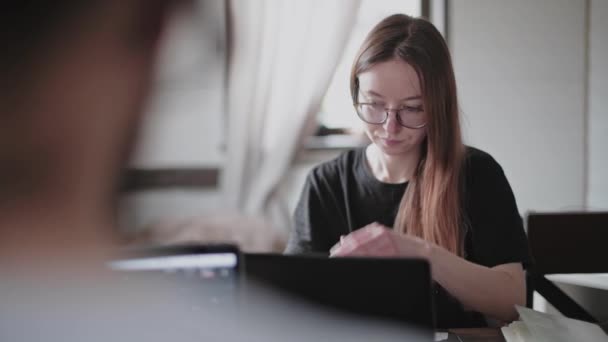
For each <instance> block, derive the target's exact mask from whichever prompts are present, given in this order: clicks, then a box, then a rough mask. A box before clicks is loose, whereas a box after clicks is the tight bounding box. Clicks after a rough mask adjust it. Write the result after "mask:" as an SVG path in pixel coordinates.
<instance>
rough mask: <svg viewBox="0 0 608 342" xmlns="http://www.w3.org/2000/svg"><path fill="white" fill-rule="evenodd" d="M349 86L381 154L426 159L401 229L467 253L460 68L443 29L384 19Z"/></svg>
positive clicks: (400, 220)
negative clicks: (456, 68)
mask: <svg viewBox="0 0 608 342" xmlns="http://www.w3.org/2000/svg"><path fill="white" fill-rule="evenodd" d="M350 88H351V89H350V90H351V96H352V100H353V104H354V106H355V109H356V111H357V114H358V115H359V117H360V118H361V119H362V120H363V121H364V122H365V124H364V126H365V131H366V133H367V135H368V136H369V138H370V139H371V141H372V142H373V143H374V144H375V145H376V146H377V147H378V150H379V151H381V153H383V154H386V155H399V154H407V153H412V151H415V152H417V153H419V154H420V161H419V165H418V167H417V169H416V172H415V175H414V176H413V178H412V179H410V182H409V185H408V188H407V191H406V193H405V195H404V198H403V200H402V203H401V206H400V208H399V214H398V216H397V219H396V221H395V228H396V229H398V230H400V231H402V232H407V233H411V234H414V235H417V236H421V237H423V238H425V239H427V240H429V241H432V242H435V243H438V244H439V245H441V246H443V247H445V248H447V249H448V250H451V251H453V252H456V253H461V250H462V246H461V244H462V241H461V237H462V236H461V232H460V226H461V223H462V222H461V216H462V215H461V210H460V188H459V187H460V184H459V183H460V180H459V179H460V174H461V170H460V169H461V164H462V159H463V144H462V138H461V132H460V123H459V115H458V101H457V97H456V81H455V77H454V71H453V68H452V62H451V58H450V53H449V50H448V47H447V44H446V43H445V40H444V39H443V37H442V36H441V34H440V33H439V31H437V29H436V28H435V27H434V26H433V25H432V24H431V23H430V22H428V21H426V20H424V19H417V18H412V17H409V16H407V15H401V14H396V15H392V16H389V17H387V18H386V19H384V20H382V21H381V22H380V23H379V24H378V25H376V26H375V27H374V28H373V29H372V31H371V32H370V33H369V34H368V36H367V37H366V39H365V41H364V42H363V44H362V46H361V48H360V50H359V53H358V54H357V57H356V58H355V61H354V63H353V66H352V70H351V79H350Z"/></svg>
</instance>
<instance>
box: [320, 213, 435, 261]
mask: <svg viewBox="0 0 608 342" xmlns="http://www.w3.org/2000/svg"><path fill="white" fill-rule="evenodd" d="M430 250H431V246H430V244H429V243H428V242H426V241H424V240H422V239H420V238H418V237H415V236H409V235H403V234H398V233H396V232H395V231H393V230H392V229H389V228H387V227H386V226H383V225H382V224H380V223H377V222H374V223H371V224H369V225H367V226H365V227H363V228H361V229H358V230H356V231H354V232H352V233H350V234H348V235H346V236H343V237H341V238H340V242H339V243H338V244H336V245H335V246H334V247H332V248H331V250H330V257H344V256H368V257H397V258H399V257H401V258H425V259H428V258H429V257H430Z"/></svg>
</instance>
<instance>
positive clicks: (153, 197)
mask: <svg viewBox="0 0 608 342" xmlns="http://www.w3.org/2000/svg"><path fill="white" fill-rule="evenodd" d="M224 5H225V2H224V1H216V0H199V1H196V2H195V7H193V8H190V9H188V10H186V11H184V12H182V13H181V14H180V15H179V16H178V17H177V18H176V20H174V21H173V22H172V25H171V27H170V28H169V30H168V32H167V37H166V44H165V45H164V46H163V48H162V54H161V60H160V70H159V71H160V76H159V78H158V80H157V85H156V86H157V87H156V90H155V92H154V94H153V95H152V96H151V102H150V106H149V110H148V113H147V115H146V117H145V120H144V122H143V126H142V131H141V136H140V137H139V143H138V147H137V150H136V153H135V156H134V158H133V160H132V162H131V166H132V167H137V168H144V169H154V168H180V167H189V168H207V167H212V168H213V167H221V166H222V164H223V161H224V155H223V147H222V144H223V143H224V139H223V127H224V88H225V87H224V82H225V77H224V70H225V53H226V52H225V43H226V38H225V34H226V32H225V21H224V10H225V8H224ZM221 203H222V195H221V193H220V192H219V191H218V190H216V189H205V190H200V189H181V190H180V189H170V190H149V191H140V192H135V193H129V194H126V195H124V196H123V198H122V200H121V213H120V220H121V226H122V227H123V228H124V229H128V230H133V229H139V228H141V227H142V226H146V225H148V224H152V223H156V222H159V221H160V220H172V219H173V220H180V219H183V218H187V217H192V216H200V215H205V214H207V213H209V212H211V211H215V210H217V209H218V208H220V207H221Z"/></svg>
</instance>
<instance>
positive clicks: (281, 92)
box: [121, 0, 608, 319]
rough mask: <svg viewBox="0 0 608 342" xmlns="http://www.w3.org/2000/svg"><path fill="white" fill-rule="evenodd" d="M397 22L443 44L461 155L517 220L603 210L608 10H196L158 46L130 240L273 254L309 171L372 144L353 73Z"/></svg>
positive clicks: (417, 2)
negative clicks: (498, 181) (196, 242)
mask: <svg viewBox="0 0 608 342" xmlns="http://www.w3.org/2000/svg"><path fill="white" fill-rule="evenodd" d="M203 9H204V10H203ZM393 13H406V14H409V15H413V16H424V17H427V18H429V19H430V20H431V21H432V22H433V23H434V24H435V25H436V26H437V27H438V29H439V30H440V31H441V32H442V33H443V34H444V36H445V38H446V39H447V42H448V45H449V47H450V49H451V52H452V58H453V61H454V67H455V71H456V80H457V85H458V90H459V101H460V105H461V112H462V124H463V127H464V135H465V141H466V143H467V144H468V145H472V146H475V147H478V148H480V149H482V150H485V151H487V152H489V153H490V154H492V155H493V156H494V157H495V158H496V160H497V161H498V162H499V163H500V164H501V165H502V167H503V168H504V170H505V173H506V175H507V178H508V179H509V181H510V183H511V186H512V188H513V191H514V193H515V196H516V200H517V203H518V206H519V210H520V212H521V214H522V215H525V213H527V212H530V211H579V210H606V209H608V179H607V178H606V175H607V174H608V158H606V157H607V152H608V150H607V149H608V147H607V146H608V63H607V62H606V61H608V41H607V40H606V38H605V37H606V36H608V22H607V21H606V20H602V19H603V18H605V17H606V16H608V2H607V1H604V0H512V1H501V0H457V1H446V0H440V1H435V0H373V1H372V0H363V1H360V2H359V1H354V0H353V1H350V0H347V1H342V0H332V1H314V0H313V1H285V2H282V1H276V0H274V1H273V0H266V1H264V0H257V1H247V0H243V1H223V0H198V1H197V6H195V8H194V9H190V10H188V11H184V12H183V13H181V14H180V15H179V19H178V20H176V21H174V23H173V24H172V27H171V29H170V30H169V33H168V35H169V37H167V38H168V39H166V41H167V44H166V46H165V47H164V53H163V58H162V65H161V72H160V76H159V78H158V80H157V84H156V91H155V95H154V96H153V99H152V102H151V103H150V107H149V115H148V116H147V118H146V121H145V125H144V127H143V131H142V134H141V136H140V139H139V147H138V150H137V154H136V156H135V157H134V159H133V160H132V161H131V164H130V168H129V170H127V173H126V174H127V176H126V179H125V184H124V195H123V198H122V205H121V224H122V227H123V229H124V230H125V231H128V232H146V231H155V232H157V233H158V232H162V236H163V237H162V238H161V240H162V239H165V240H166V241H171V240H180V239H182V238H184V239H185V237H187V238H195V239H202V240H205V239H206V238H207V237H215V236H216V235H217V236H222V235H223V234H230V235H231V236H237V237H236V239H237V240H239V239H240V240H239V241H241V242H242V244H243V245H244V247H245V249H258V250H280V249H281V241H284V237H285V236H286V234H287V233H288V231H289V229H290V220H289V218H290V216H291V213H292V211H293V208H294V207H295V204H296V201H297V199H298V196H299V194H300V191H301V187H302V185H303V181H304V177H305V176H306V174H307V172H308V171H309V170H310V169H311V168H312V167H313V166H314V165H316V164H318V163H321V162H323V161H326V160H329V159H332V158H334V157H336V156H337V155H338V154H340V153H341V152H343V151H344V150H345V149H348V148H353V147H357V146H362V145H364V144H365V143H366V142H365V139H364V138H362V135H361V133H360V128H359V122H358V119H357V117H356V115H355V113H354V111H353V109H352V106H351V105H350V95H349V88H348V74H349V69H350V65H351V62H352V60H353V58H354V54H355V52H356V49H357V48H358V46H359V45H360V43H361V42H362V40H363V37H364V36H365V34H366V33H367V32H368V31H369V30H370V29H371V27H372V26H373V25H374V24H375V23H377V22H378V21H380V20H381V19H382V18H384V17H385V16H387V15H389V14H393ZM235 213H239V214H238V215H235ZM249 217H256V220H259V221H260V222H258V221H252V220H251V219H249ZM228 231H230V232H228ZM275 236H276V238H275ZM260 239H261V240H262V241H261V240H260ZM253 240H255V241H253ZM574 291H576V290H574ZM581 296H587V295H585V294H583V295H581ZM588 296H591V297H588V298H587V299H584V300H587V301H588V302H589V303H591V304H590V305H596V307H597V308H600V307H602V306H604V307H607V306H608V305H606V304H607V303H608V300H606V297H605V294H604V295H603V297H602V296H601V295H600V294H599V293H594V294H591V295H588ZM589 298H591V299H589ZM593 302H594V303H595V304H593ZM602 303H603V304H602ZM539 305H542V304H539ZM604 310H605V309H604ZM600 317H606V316H601V315H600ZM605 319H608V318H605Z"/></svg>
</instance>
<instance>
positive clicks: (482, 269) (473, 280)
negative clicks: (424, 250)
mask: <svg viewBox="0 0 608 342" xmlns="http://www.w3.org/2000/svg"><path fill="white" fill-rule="evenodd" d="M429 249H430V253H429V255H428V260H429V262H430V263H431V269H432V272H433V279H435V280H436V281H437V282H438V283H439V284H441V286H443V287H444V288H445V289H446V290H447V291H448V292H450V293H451V294H452V295H453V296H454V297H456V298H458V300H460V302H461V303H462V304H464V305H465V306H467V307H469V308H471V309H473V310H475V311H478V312H481V313H484V314H486V315H488V316H491V317H493V318H495V319H498V320H500V321H503V322H511V321H513V320H515V319H517V316H518V314H517V311H516V310H515V305H521V306H525V304H526V280H525V273H524V270H523V267H522V265H521V264H520V263H509V264H503V265H498V266H495V267H486V266H481V265H477V264H475V263H472V262H470V261H467V260H465V259H463V258H461V257H458V256H456V255H454V254H452V253H450V252H449V251H447V250H445V249H444V248H441V247H438V246H435V245H434V246H432V247H430V248H429Z"/></svg>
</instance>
